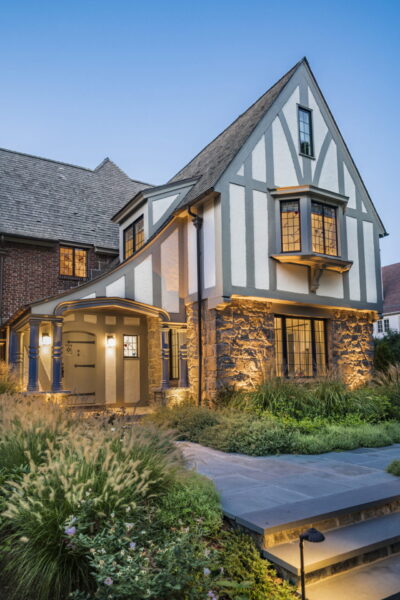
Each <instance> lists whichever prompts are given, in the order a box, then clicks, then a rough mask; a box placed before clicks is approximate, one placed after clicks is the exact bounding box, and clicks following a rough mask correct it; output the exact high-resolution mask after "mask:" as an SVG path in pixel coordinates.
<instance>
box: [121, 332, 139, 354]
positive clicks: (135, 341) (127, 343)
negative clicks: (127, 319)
mask: <svg viewBox="0 0 400 600" xmlns="http://www.w3.org/2000/svg"><path fill="white" fill-rule="evenodd" d="M124 358H139V338H138V336H137V335H124Z"/></svg>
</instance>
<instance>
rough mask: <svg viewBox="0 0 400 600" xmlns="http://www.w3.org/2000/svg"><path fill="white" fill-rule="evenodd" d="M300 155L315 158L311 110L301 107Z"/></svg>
mask: <svg viewBox="0 0 400 600" xmlns="http://www.w3.org/2000/svg"><path fill="white" fill-rule="evenodd" d="M299 140H300V154H304V155H305V156H314V148H313V146H314V144H313V132H312V121H311V110H308V109H307V108H302V107H301V106H299Z"/></svg>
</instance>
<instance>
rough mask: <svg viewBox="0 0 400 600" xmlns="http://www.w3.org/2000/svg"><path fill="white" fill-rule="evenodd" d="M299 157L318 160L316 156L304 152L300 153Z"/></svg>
mask: <svg viewBox="0 0 400 600" xmlns="http://www.w3.org/2000/svg"><path fill="white" fill-rule="evenodd" d="M299 156H304V158H311V160H316V158H315V156H313V155H311V154H304V152H299Z"/></svg>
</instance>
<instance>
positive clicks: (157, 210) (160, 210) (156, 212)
mask: <svg viewBox="0 0 400 600" xmlns="http://www.w3.org/2000/svg"><path fill="white" fill-rule="evenodd" d="M178 195H179V194H174V195H173V196H166V197H165V198H160V200H153V225H154V223H157V221H158V220H159V219H161V217H162V216H163V215H164V214H165V213H166V212H167V210H168V209H169V207H170V206H171V205H172V204H173V203H174V202H175V200H176V199H177V197H178Z"/></svg>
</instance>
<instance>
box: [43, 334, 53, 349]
mask: <svg viewBox="0 0 400 600" xmlns="http://www.w3.org/2000/svg"><path fill="white" fill-rule="evenodd" d="M50 344H51V337H50V336H49V334H48V333H43V335H42V346H50Z"/></svg>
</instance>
